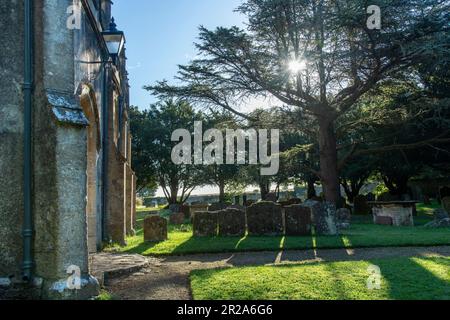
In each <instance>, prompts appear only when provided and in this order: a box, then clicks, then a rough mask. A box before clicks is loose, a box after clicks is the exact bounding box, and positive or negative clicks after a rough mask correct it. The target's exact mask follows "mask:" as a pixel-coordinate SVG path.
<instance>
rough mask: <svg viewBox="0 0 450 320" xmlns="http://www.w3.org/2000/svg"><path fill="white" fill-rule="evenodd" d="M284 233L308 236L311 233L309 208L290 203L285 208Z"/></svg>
mask: <svg viewBox="0 0 450 320" xmlns="http://www.w3.org/2000/svg"><path fill="white" fill-rule="evenodd" d="M285 217H286V235H287V236H309V235H311V233H312V217H311V208H309V207H307V206H303V205H291V206H288V207H286V208H285Z"/></svg>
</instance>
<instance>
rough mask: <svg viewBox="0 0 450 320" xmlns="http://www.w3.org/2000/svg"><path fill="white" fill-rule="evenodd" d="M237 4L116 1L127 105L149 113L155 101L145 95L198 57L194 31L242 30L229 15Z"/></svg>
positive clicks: (232, 0)
mask: <svg viewBox="0 0 450 320" xmlns="http://www.w3.org/2000/svg"><path fill="white" fill-rule="evenodd" d="M241 2H242V1H241V0H114V6H113V16H114V17H115V19H116V23H117V26H118V28H119V29H121V30H123V31H125V33H126V38H127V44H126V47H127V56H128V61H127V64H128V72H129V74H130V76H129V77H130V85H131V104H132V105H135V106H139V107H140V108H141V109H144V108H147V107H148V106H149V105H150V104H151V103H152V102H154V101H155V98H154V97H152V96H151V95H150V93H148V92H147V91H145V90H143V89H142V87H143V86H144V85H148V84H153V83H155V81H158V80H163V79H167V80H172V79H173V77H174V75H175V74H176V72H177V65H178V64H185V63H187V62H188V61H189V60H190V59H192V58H193V57H194V56H195V54H196V52H195V48H194V45H193V43H194V42H195V41H196V39H197V36H198V27H199V26H200V25H204V26H205V27H207V28H210V29H211V28H216V27H218V26H233V25H238V26H242V22H243V16H242V15H240V14H238V13H235V12H233V10H234V9H235V8H237V7H238V6H239V4H240V3H241Z"/></svg>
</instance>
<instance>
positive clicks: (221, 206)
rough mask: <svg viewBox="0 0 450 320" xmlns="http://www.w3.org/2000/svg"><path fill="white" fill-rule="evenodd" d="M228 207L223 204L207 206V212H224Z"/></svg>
mask: <svg viewBox="0 0 450 320" xmlns="http://www.w3.org/2000/svg"><path fill="white" fill-rule="evenodd" d="M227 207H228V205H227V204H225V203H213V204H211V205H210V206H209V208H208V211H220V210H225V209H226V208H227Z"/></svg>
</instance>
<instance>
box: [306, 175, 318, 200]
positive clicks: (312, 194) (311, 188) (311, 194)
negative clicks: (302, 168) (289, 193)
mask: <svg viewBox="0 0 450 320" xmlns="http://www.w3.org/2000/svg"><path fill="white" fill-rule="evenodd" d="M307 183H308V196H307V198H308V199H313V198H316V197H317V191H316V186H315V184H316V179H315V178H312V177H311V178H309V179H308V181H307Z"/></svg>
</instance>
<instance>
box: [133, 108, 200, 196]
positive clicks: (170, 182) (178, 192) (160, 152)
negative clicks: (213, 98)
mask: <svg viewBox="0 0 450 320" xmlns="http://www.w3.org/2000/svg"><path fill="white" fill-rule="evenodd" d="M202 120H203V115H202V114H201V113H199V112H196V111H195V110H194V109H193V108H192V107H191V106H190V105H189V104H188V103H186V102H183V101H173V100H168V101H164V102H161V103H157V104H154V105H152V106H150V109H149V110H145V111H142V112H141V111H139V110H138V109H136V108H135V109H133V110H132V112H131V131H132V135H133V160H134V161H135V162H134V164H135V165H136V166H135V169H136V174H137V176H138V177H139V179H140V180H142V181H153V180H154V179H156V181H157V183H158V185H159V186H160V187H161V188H162V190H163V192H164V195H165V197H166V199H167V201H168V202H169V204H176V203H184V202H185V201H186V200H187V199H188V198H189V196H190V194H191V193H192V191H193V190H194V188H196V187H198V186H201V185H202V184H204V183H205V177H204V171H203V170H204V168H203V167H202V166H195V165H177V164H174V163H173V161H172V149H173V147H174V146H175V145H176V144H177V142H172V133H173V132H174V131H175V130H177V129H187V130H189V131H190V132H193V131H194V121H202Z"/></svg>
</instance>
